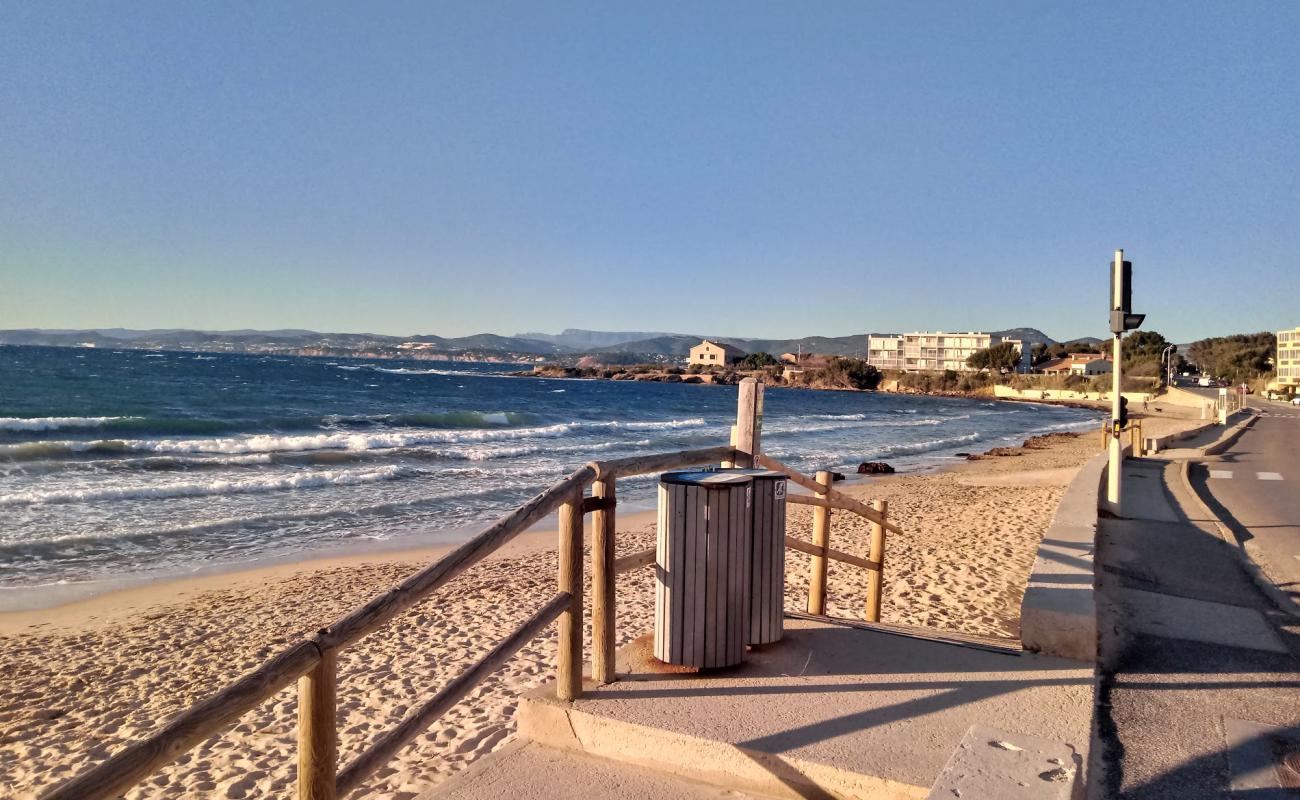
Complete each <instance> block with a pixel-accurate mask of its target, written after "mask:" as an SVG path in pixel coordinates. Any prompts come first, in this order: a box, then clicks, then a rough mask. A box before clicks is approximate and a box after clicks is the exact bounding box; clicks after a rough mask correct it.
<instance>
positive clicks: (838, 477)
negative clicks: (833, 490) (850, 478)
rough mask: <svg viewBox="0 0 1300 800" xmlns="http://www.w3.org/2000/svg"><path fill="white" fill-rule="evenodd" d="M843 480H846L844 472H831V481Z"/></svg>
mask: <svg viewBox="0 0 1300 800" xmlns="http://www.w3.org/2000/svg"><path fill="white" fill-rule="evenodd" d="M842 480H844V473H843V472H832V473H831V483H834V482H835V481H842Z"/></svg>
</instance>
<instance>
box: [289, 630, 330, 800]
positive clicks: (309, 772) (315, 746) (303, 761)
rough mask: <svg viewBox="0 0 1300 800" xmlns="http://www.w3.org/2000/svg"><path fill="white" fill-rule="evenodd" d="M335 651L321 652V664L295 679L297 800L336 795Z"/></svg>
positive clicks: (328, 799) (319, 798)
mask: <svg viewBox="0 0 1300 800" xmlns="http://www.w3.org/2000/svg"><path fill="white" fill-rule="evenodd" d="M337 686H338V651H336V650H334V649H333V648H328V649H325V650H322V651H321V656H320V663H318V664H317V665H316V666H315V667H314V668H313V669H312V670H311V672H308V673H307V674H306V675H303V676H302V677H301V678H299V679H298V800H334V798H335V797H336V796H337V792H336V785H335V780H334V776H335V771H336V770H337V769H338V729H337V728H336V727H335V700H336V694H337Z"/></svg>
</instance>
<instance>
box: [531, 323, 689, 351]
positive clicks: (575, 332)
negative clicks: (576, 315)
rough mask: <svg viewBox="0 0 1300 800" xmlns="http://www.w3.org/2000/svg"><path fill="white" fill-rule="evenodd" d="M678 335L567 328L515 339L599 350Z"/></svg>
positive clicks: (660, 332) (572, 348)
mask: <svg viewBox="0 0 1300 800" xmlns="http://www.w3.org/2000/svg"><path fill="white" fill-rule="evenodd" d="M678 335H681V334H672V333H664V332H663V331H653V332H651V331H588V330H583V329H581V328H565V329H564V330H563V331H562V332H560V333H516V334H515V338H517V339H532V340H534V341H538V342H549V343H551V344H556V345H559V346H561V347H565V348H568V349H570V350H597V349H599V348H602V347H613V346H615V345H620V344H624V343H626V342H636V341H641V340H644V339H656V338H659V337H662V336H678Z"/></svg>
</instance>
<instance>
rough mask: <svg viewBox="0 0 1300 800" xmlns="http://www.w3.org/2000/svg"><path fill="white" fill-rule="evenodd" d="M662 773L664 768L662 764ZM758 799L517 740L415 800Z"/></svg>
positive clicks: (582, 754)
mask: <svg viewBox="0 0 1300 800" xmlns="http://www.w3.org/2000/svg"><path fill="white" fill-rule="evenodd" d="M663 766H664V768H668V767H669V765H663ZM601 797H624V798H635V800H678V798H680V800H750V798H753V800H761V795H756V794H746V793H744V792H737V791H734V790H731V789H724V788H722V787H720V786H711V785H709V784H705V783H698V782H696V781H690V780H687V779H685V778H678V777H675V776H673V775H670V774H668V773H667V772H664V771H656V770H649V769H645V768H643V767H634V766H631V765H629V764H616V763H614V762H613V761H608V760H606V759H603V758H596V757H594V756H589V755H587V754H586V753H579V752H574V751H572V750H556V749H554V748H550V747H544V746H542V745H540V744H538V743H536V742H531V741H528V740H519V741H516V742H514V743H513V744H511V745H508V746H506V747H504V748H502V749H501V750H498V751H496V752H495V753H492V754H491V755H489V756H487V757H486V758H481V759H479V760H478V761H476V762H474V765H473V766H472V767H470V768H469V769H467V770H465V771H464V772H462V773H460V774H459V775H457V776H456V777H454V778H452V779H451V780H449V781H447V782H446V783H443V784H441V785H440V786H438V787H436V788H434V789H431V790H430V791H428V792H426V793H425V794H422V795H420V797H419V798H418V800H501V798H507V800H593V798H601Z"/></svg>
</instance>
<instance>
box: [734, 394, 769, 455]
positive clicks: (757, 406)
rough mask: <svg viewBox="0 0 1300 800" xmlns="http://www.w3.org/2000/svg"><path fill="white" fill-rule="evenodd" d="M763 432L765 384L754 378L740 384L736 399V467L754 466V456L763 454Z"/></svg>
mask: <svg viewBox="0 0 1300 800" xmlns="http://www.w3.org/2000/svg"><path fill="white" fill-rule="evenodd" d="M762 432H763V384H761V383H759V382H758V381H757V380H755V379H753V378H745V379H744V380H743V381H741V382H740V392H739V394H738V395H737V398H736V429H735V432H734V435H733V436H732V444H734V445H735V446H736V462H735V466H737V467H744V468H746V469H748V468H750V467H753V466H754V456H756V455H758V454H759V453H760V452H761V449H760V448H761V446H762V441H761V440H762Z"/></svg>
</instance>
